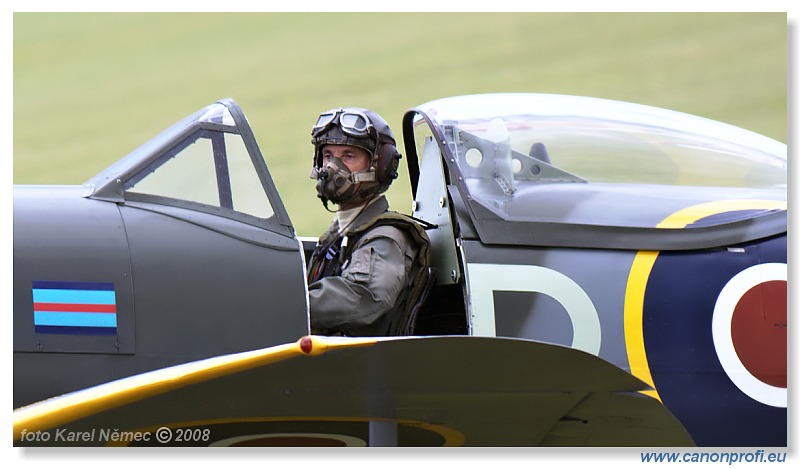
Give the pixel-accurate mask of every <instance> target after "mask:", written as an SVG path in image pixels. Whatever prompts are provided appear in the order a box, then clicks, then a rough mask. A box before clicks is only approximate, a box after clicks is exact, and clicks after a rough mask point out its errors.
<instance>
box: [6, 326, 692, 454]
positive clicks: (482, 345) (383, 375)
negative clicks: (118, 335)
mask: <svg viewBox="0 0 800 469" xmlns="http://www.w3.org/2000/svg"><path fill="white" fill-rule="evenodd" d="M445 363H446V364H447V365H448V366H443V364H445ZM588 376H591V379H587V377H588ZM644 388H646V386H645V385H644V383H642V382H641V381H639V380H637V379H636V378H634V377H632V376H631V375H629V374H628V373H625V372H623V371H622V370H619V369H618V368H617V367H615V366H613V365H611V364H609V363H607V362H605V361H603V360H600V359H597V358H596V357H593V356H591V355H589V354H585V353H583V352H580V351H576V350H572V349H569V348H565V347H559V346H554V345H549V344H543V343H538V342H532V341H522V340H511V339H498V338H480V337H436V338H433V337H432V338H414V337H405V338H396V339H363V340H362V339H345V338H342V339H337V338H325V337H308V338H303V339H301V340H300V341H298V342H296V343H292V344H286V345H282V346H276V347H272V348H269V349H264V350H259V351H254V352H246V353H241V354H235V355H229V356H223V357H217V358H213V359H208V360H204V361H200V362H194V363H191V364H187V365H179V366H175V367H172V368H167V369H164V370H158V371H154V372H150V373H146V374H143V375H138V376H135V377H131V378H127V379H123V380H119V381H116V382H113V383H109V384H105V385H101V386H97V387H95V388H91V389H88V390H85V391H81V392H77V393H73V394H70V395H66V396H62V397H59V398H55V399H52V400H49V401H44V402H42V403H39V404H35V405H32V406H29V407H26V408H23V409H19V410H17V411H16V412H15V414H14V429H15V439H16V440H15V444H16V445H35V444H38V443H41V442H37V441H31V437H30V435H32V434H36V432H37V431H39V435H43V434H48V435H53V437H52V439H50V441H47V442H44V443H46V445H48V446H53V445H56V444H58V445H61V444H63V445H71V444H72V445H74V444H77V445H79V446H86V445H106V444H110V443H119V442H109V441H101V438H99V436H98V434H97V432H100V429H106V428H113V429H117V430H118V431H120V432H134V433H135V432H140V433H141V432H149V431H152V429H154V428H155V429H160V428H161V427H164V428H167V429H170V431H171V432H173V434H176V433H178V432H179V431H181V430H180V429H187V428H189V427H194V428H195V429H197V430H198V434H199V435H201V436H202V435H203V434H205V435H207V437H206V439H205V440H204V441H194V442H193V443H194V444H193V446H205V445H210V444H215V443H220V442H222V443H220V444H223V443H224V442H225V441H228V442H230V441H233V440H231V439H232V438H234V436H235V437H236V438H238V439H236V441H237V442H238V443H242V442H245V443H246V441H247V439H246V438H244V439H243V437H247V436H248V433H246V432H251V433H250V434H249V435H250V436H251V437H252V441H253V443H255V441H256V440H264V439H267V437H270V438H272V437H275V438H278V437H280V438H284V439H283V440H280V441H281V442H283V443H286V442H287V441H289V440H286V438H289V437H290V436H291V437H292V438H294V439H296V440H297V441H296V442H297V443H298V444H301V443H302V441H301V440H303V439H304V438H312V437H314V438H322V436H325V438H334V437H336V435H338V437H336V438H338V440H339V441H340V442H341V441H342V440H346V438H342V435H344V436H348V435H347V434H348V432H353V434H352V435H350V436H351V437H352V438H356V439H357V440H358V441H363V440H364V438H363V436H364V434H365V433H364V432H365V431H367V430H368V429H369V427H370V425H373V426H374V423H371V422H382V423H383V424H386V425H389V426H395V427H397V435H398V437H397V438H398V440H397V441H396V443H397V444H399V445H401V446H417V445H419V444H421V443H423V442H425V443H426V444H434V445H461V444H463V445H468V446H533V445H539V444H546V443H547V442H548V441H550V442H551V443H553V444H564V443H565V442H572V443H574V444H579V445H613V444H616V445H622V444H625V442H630V441H638V442H642V443H643V444H653V445H654V444H672V445H676V446H677V445H689V444H692V440H691V438H690V437H689V436H688V434H687V433H686V432H685V430H684V429H683V428H682V426H681V425H680V424H679V423H678V422H677V420H675V419H674V417H672V415H671V414H670V413H669V412H668V411H667V410H666V409H665V408H664V407H663V406H662V405H661V404H660V403H658V401H655V400H653V399H650V398H646V397H643V396H641V395H639V394H637V393H635V392H634V391H637V390H640V389H644ZM598 399H599V401H598ZM597 402H606V403H608V402H616V404H615V405H608V406H605V405H598V404H597ZM611 415H615V416H618V418H617V419H616V420H615V419H613V418H609V417H610V416H611ZM623 420H625V421H627V422H628V425H627V427H626V428H627V430H626V431H620V432H616V433H609V432H608V431H607V430H608V427H607V426H606V422H609V423H610V424H612V425H613V426H614V427H615V428H617V427H619V428H620V430H621V429H622V427H623V426H622V425H620V423H621V422H622V421H623ZM581 421H582V422H585V424H579V422H581ZM570 422H571V423H574V424H575V425H571V423H570ZM586 425H588V427H587V426H586ZM640 425H646V426H648V428H649V427H650V426H653V427H655V428H658V431H657V432H654V433H653V435H657V436H658V437H659V440H658V441H659V443H657V442H656V440H652V441H644V440H647V437H646V436H642V435H639V436H638V437H634V435H636V434H637V433H642V432H641V431H640V430H641V428H642V427H639V426H640ZM572 427H575V428H572ZM586 428H591V431H587V430H586ZM93 429H94V430H95V437H96V438H94V440H93V441H81V442H75V441H54V438H56V436H55V435H58V434H60V435H62V436H63V435H65V434H82V435H83V434H87V433H85V432H90V433H91V432H92V430H93ZM348 429H349V430H348ZM554 429H555V430H554ZM206 430H207V432H206ZM58 432H60V433H58ZM204 432H205V433H204ZM237 433H238V435H234V434H237ZM26 435H27V436H26ZM270 435H272V436H270ZM631 438H633V439H632V440H631ZM275 441H278V440H275ZM275 441H273V442H275ZM353 441H356V440H351V442H353ZM126 443H132V444H137V445H138V444H153V445H159V443H158V442H153V441H150V442H147V441H136V442H126ZM184 443H185V442H184ZM189 443H192V442H189ZM367 443H369V442H367ZM176 444H180V442H176Z"/></svg>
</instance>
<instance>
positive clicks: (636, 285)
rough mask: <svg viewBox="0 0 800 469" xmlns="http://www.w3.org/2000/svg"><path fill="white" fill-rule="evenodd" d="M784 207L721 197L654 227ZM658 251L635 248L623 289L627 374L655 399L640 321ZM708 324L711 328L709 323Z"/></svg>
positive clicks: (772, 202) (680, 225) (777, 203)
mask: <svg viewBox="0 0 800 469" xmlns="http://www.w3.org/2000/svg"><path fill="white" fill-rule="evenodd" d="M776 209H777V210H786V201H783V200H723V201H717V202H707V203H703V204H698V205H693V206H691V207H687V208H684V209H681V210H679V211H677V212H675V213H673V214H672V215H670V216H668V217H667V218H665V219H664V220H663V221H661V223H659V224H658V225H657V228H667V229H669V228H673V229H674V228H684V227H686V226H687V225H689V224H691V223H694V222H696V221H698V220H700V219H702V218H705V217H708V216H711V215H716V214H718V213H726V212H734V211H737V210H776ZM659 253H660V251H639V252H638V253H636V257H635V258H634V259H633V264H632V265H631V270H630V273H629V274H628V284H627V288H626V290H625V304H624V308H625V312H624V323H625V348H626V350H627V353H628V365H629V366H630V369H631V374H633V375H634V376H636V377H637V378H639V379H641V380H642V381H644V382H645V383H647V384H648V385H650V387H652V388H653V390H652V391H642V393H643V394H647V395H649V396H652V397H655V398H656V399H658V400H659V401H660V400H661V397H660V396H659V395H658V390H657V389H656V386H655V383H654V382H653V377H652V375H651V373H650V366H649V365H648V363H647V352H646V350H645V345H644V329H643V327H642V321H643V316H644V294H645V291H646V290H647V282H648V280H649V279H650V272H651V271H652V269H653V265H654V264H655V262H656V259H657V258H658V254H659ZM709 327H711V326H710V325H709Z"/></svg>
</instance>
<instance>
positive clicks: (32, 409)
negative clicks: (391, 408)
mask: <svg viewBox="0 0 800 469" xmlns="http://www.w3.org/2000/svg"><path fill="white" fill-rule="evenodd" d="M309 338H310V340H311V342H310V344H311V346H312V347H311V350H310V352H308V353H307V352H304V351H303V349H302V348H301V347H302V345H301V344H302V343H303V342H304V341H306V342H305V344H306V345H308V342H307V341H308V340H309ZM375 343H377V340H375V339H348V340H335V339H328V338H324V337H308V338H307V337H304V338H302V339H300V340H298V341H297V342H294V343H290V344H284V345H278V346H275V347H268V348H265V349H260V350H253V351H250V352H242V353H236V354H231V355H223V356H219V357H213V358H208V359H205V360H200V361H196V362H191V363H186V364H183V365H176V366H172V367H169V368H164V369H160V370H155V371H151V372H147V373H143V374H141V375H135V376H131V377H128V378H123V379H120V380H117V381H112V382H109V383H106V384H101V385H98V386H94V387H92V388H88V389H85V390H82V391H76V392H74V393H71V394H65V395H63V396H58V397H55V398H52V399H48V400H44V401H42V402H38V403H36V404H31V405H29V406H26V407H22V408H20V409H18V410H15V411H14V441H17V440H19V439H20V437H21V432H22V430H23V429H24V430H26V431H28V432H36V431H39V430H49V429H52V428H55V427H58V426H60V425H63V424H65V423H68V422H72V421H75V420H78V419H81V418H84V417H88V416H90V415H94V414H97V413H100V412H103V411H105V410H108V409H113V408H115V407H119V406H121V405H124V404H129V403H131V402H136V401H139V400H142V399H146V398H148V397H152V396H156V395H159V394H163V393H165V392H168V391H172V390H175V389H179V388H182V387H184V386H189V385H192V384H196V383H200V382H203V381H208V380H211V379H215V378H218V377H221V376H226V375H230V374H234V373H238V372H241V371H245V370H249V369H252V368H256V367H259V366H263V365H268V364H271V363H276V362H279V361H282V360H287V359H289V358H293V357H297V356H302V355H312V356H314V355H320V354H323V353H325V352H327V351H329V350H333V349H337V348H351V347H359V346H365V345H373V344H375Z"/></svg>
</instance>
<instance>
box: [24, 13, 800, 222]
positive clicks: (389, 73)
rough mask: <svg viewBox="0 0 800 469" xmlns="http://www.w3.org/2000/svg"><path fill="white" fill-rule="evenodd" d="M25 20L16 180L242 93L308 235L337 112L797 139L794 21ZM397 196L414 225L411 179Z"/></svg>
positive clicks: (672, 16) (317, 215)
mask: <svg viewBox="0 0 800 469" xmlns="http://www.w3.org/2000/svg"><path fill="white" fill-rule="evenodd" d="M13 23H14V33H13V37H14V45H13V51H14V70H13V78H14V176H13V177H14V183H15V184H39V183H53V184H80V183H82V182H84V181H86V180H87V179H89V178H90V177H91V176H93V175H94V174H95V173H97V172H99V171H100V170H101V169H103V168H104V167H106V166H108V165H109V164H111V163H112V162H113V161H115V160H117V159H118V158H120V157H122V156H124V155H125V154H127V153H128V152H130V151H131V150H133V149H134V148H135V147H137V146H138V145H140V144H141V143H144V142H145V141H146V140H147V139H149V138H150V137H152V136H154V135H155V134H157V133H158V132H160V131H161V130H162V129H164V128H166V127H167V126H168V125H170V124H172V123H173V122H175V121H177V120H179V119H180V118H182V117H184V116H185V115H188V114H190V113H192V112H194V111H196V110H198V109H200V108H201V107H203V106H205V105H207V104H210V103H211V102H213V101H215V100H217V99H219V98H223V97H232V98H234V99H235V100H236V101H237V102H238V103H239V104H240V105H241V107H242V108H243V110H244V112H245V114H246V115H247V116H248V120H249V121H250V124H251V125H252V126H253V129H254V131H255V134H256V137H257V139H258V141H259V144H260V145H261V149H262V152H263V153H264V156H265V158H266V160H267V164H268V165H269V167H270V170H271V172H272V174H273V177H274V178H275V182H276V184H277V186H278V190H279V191H280V193H281V196H282V197H283V200H284V203H285V204H286V207H287V210H288V211H289V215H290V216H291V218H292V221H293V222H294V224H295V227H296V229H297V232H298V233H299V234H300V235H304V236H316V235H317V234H319V233H320V232H321V231H323V230H324V229H325V228H326V227H327V226H328V223H329V221H330V219H331V214H329V213H327V212H325V211H324V209H323V208H322V205H321V204H320V203H319V201H318V199H317V198H316V196H315V191H314V183H313V181H311V180H310V179H309V178H308V173H309V170H310V165H311V155H312V147H311V144H310V142H309V139H310V127H311V125H312V124H313V122H314V121H315V120H316V117H317V114H318V113H319V112H320V111H323V110H326V109H329V108H331V107H337V106H361V107H367V108H371V109H373V110H375V111H377V112H378V113H380V114H381V115H382V116H383V117H384V118H385V119H386V120H387V121H388V122H389V124H390V125H391V126H392V129H393V130H394V133H395V137H396V138H397V139H398V141H399V142H400V141H402V138H401V137H402V132H401V128H400V122H401V119H402V115H403V113H404V112H405V111H406V110H407V109H409V108H411V107H414V106H416V105H418V104H421V103H423V102H426V101H429V100H432V99H436V98H440V97H445V96H452V95H459V94H471V93H489V92H537V93H561V94H573V95H585V96H596V97H602V98H609V99H617V100H622V101H630V102H636V103H641V104H648V105H653V106H659V107H665V108H669V109H673V110H677V111H682V112H687V113H691V114H696V115H700V116H703V117H708V118H711V119H716V120H720V121H723V122H727V123H730V124H734V125H737V126H740V127H744V128H747V129H749V130H753V131H755V132H759V133H762V134H764V135H767V136H769V137H772V138H775V139H777V140H780V141H783V142H785V141H786V136H787V129H786V114H787V104H786V102H787V82H786V80H787V78H786V77H787V65H786V63H787V59H786V55H787V45H786V43H787V15H786V14H785V13H14V18H13ZM401 151H403V150H402V148H401ZM403 169H405V166H403ZM389 199H390V201H391V203H392V207H393V208H394V209H396V210H398V211H402V212H406V213H408V211H409V210H410V203H411V198H410V195H409V184H408V175H407V172H405V171H403V172H401V176H400V179H399V180H398V182H396V183H395V184H394V185H393V186H392V188H391V189H390V191H389Z"/></svg>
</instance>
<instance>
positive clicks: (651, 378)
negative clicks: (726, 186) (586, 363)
mask: <svg viewBox="0 0 800 469" xmlns="http://www.w3.org/2000/svg"><path fill="white" fill-rule="evenodd" d="M785 209H786V202H785V201H774V200H761V201H758V200H723V201H717V202H711V203H703V204H698V205H694V206H690V207H685V208H683V209H681V210H678V211H676V212H675V213H674V214H673V215H671V216H669V217H667V218H665V219H664V220H663V221H662V222H661V223H659V225H658V228H659V229H665V230H668V229H682V228H685V227H688V226H694V225H704V224H708V223H716V222H718V221H719V220H720V219H735V218H737V217H747V216H749V215H750V213H751V212H752V211H756V212H762V211H770V210H779V211H781V210H785ZM709 220H710V221H709ZM462 246H463V249H462V253H463V257H464V260H465V265H466V268H465V271H466V281H467V290H466V291H467V292H468V293H467V294H468V297H469V302H468V309H469V314H470V320H471V324H472V327H473V329H472V333H473V334H475V335H484V336H499V337H519V338H527V339H534V340H540V341H545V342H551V343H557V344H560V345H564V346H568V347H573V348H577V349H580V350H583V351H585V352H588V353H592V354H595V355H598V356H600V357H601V358H603V359H605V360H607V361H609V362H611V363H614V364H615V365H616V366H618V367H620V368H621V369H624V370H626V371H629V372H631V373H632V374H633V375H635V376H637V377H638V378H640V379H641V380H642V381H643V382H645V383H647V384H648V385H650V386H651V387H652V389H649V390H642V391H641V392H642V393H643V394H645V395H648V396H651V397H653V398H655V399H658V400H661V401H663V403H664V404H665V405H666V406H667V407H668V408H669V409H670V410H672V411H673V412H675V413H676V416H677V417H678V418H679V419H680V420H681V422H683V423H684V424H685V425H686V426H687V429H688V430H689V431H690V433H692V435H696V441H697V443H698V444H700V445H702V446H731V445H734V446H735V445H739V446H746V445H750V444H755V443H754V442H757V443H758V444H760V445H765V446H780V445H785V444H786V441H787V440H786V438H787V436H786V435H787V433H786V431H787V413H786V410H787V404H786V402H787V397H786V396H787V384H786V383H787V381H786V373H787V364H786V351H787V336H786V323H787V318H786V315H787V306H786V289H787V283H786V279H787V264H786V260H787V255H786V248H787V245H786V235H785V233H784V234H779V235H776V236H772V237H768V238H763V239H755V240H749V238H747V237H745V240H742V242H740V243H736V244H732V245H729V246H723V247H721V248H717V249H704V250H685V251H636V250H611V251H609V250H592V249H583V250H574V249H546V250H545V249H530V248H525V249H523V248H520V247H517V246H491V245H485V244H483V243H480V242H477V241H472V240H462ZM676 360H680V361H681V364H680V365H676ZM719 395H725V396H728V397H727V398H726V399H725V400H720V399H717V398H716V397H715V396H719ZM734 401H735V402H736V405H733V408H736V409H739V410H742V411H743V412H731V411H730V408H731V407H730V405H732V404H726V402H734ZM711 414H713V415H714V418H708V416H709V415H711Z"/></svg>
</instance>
